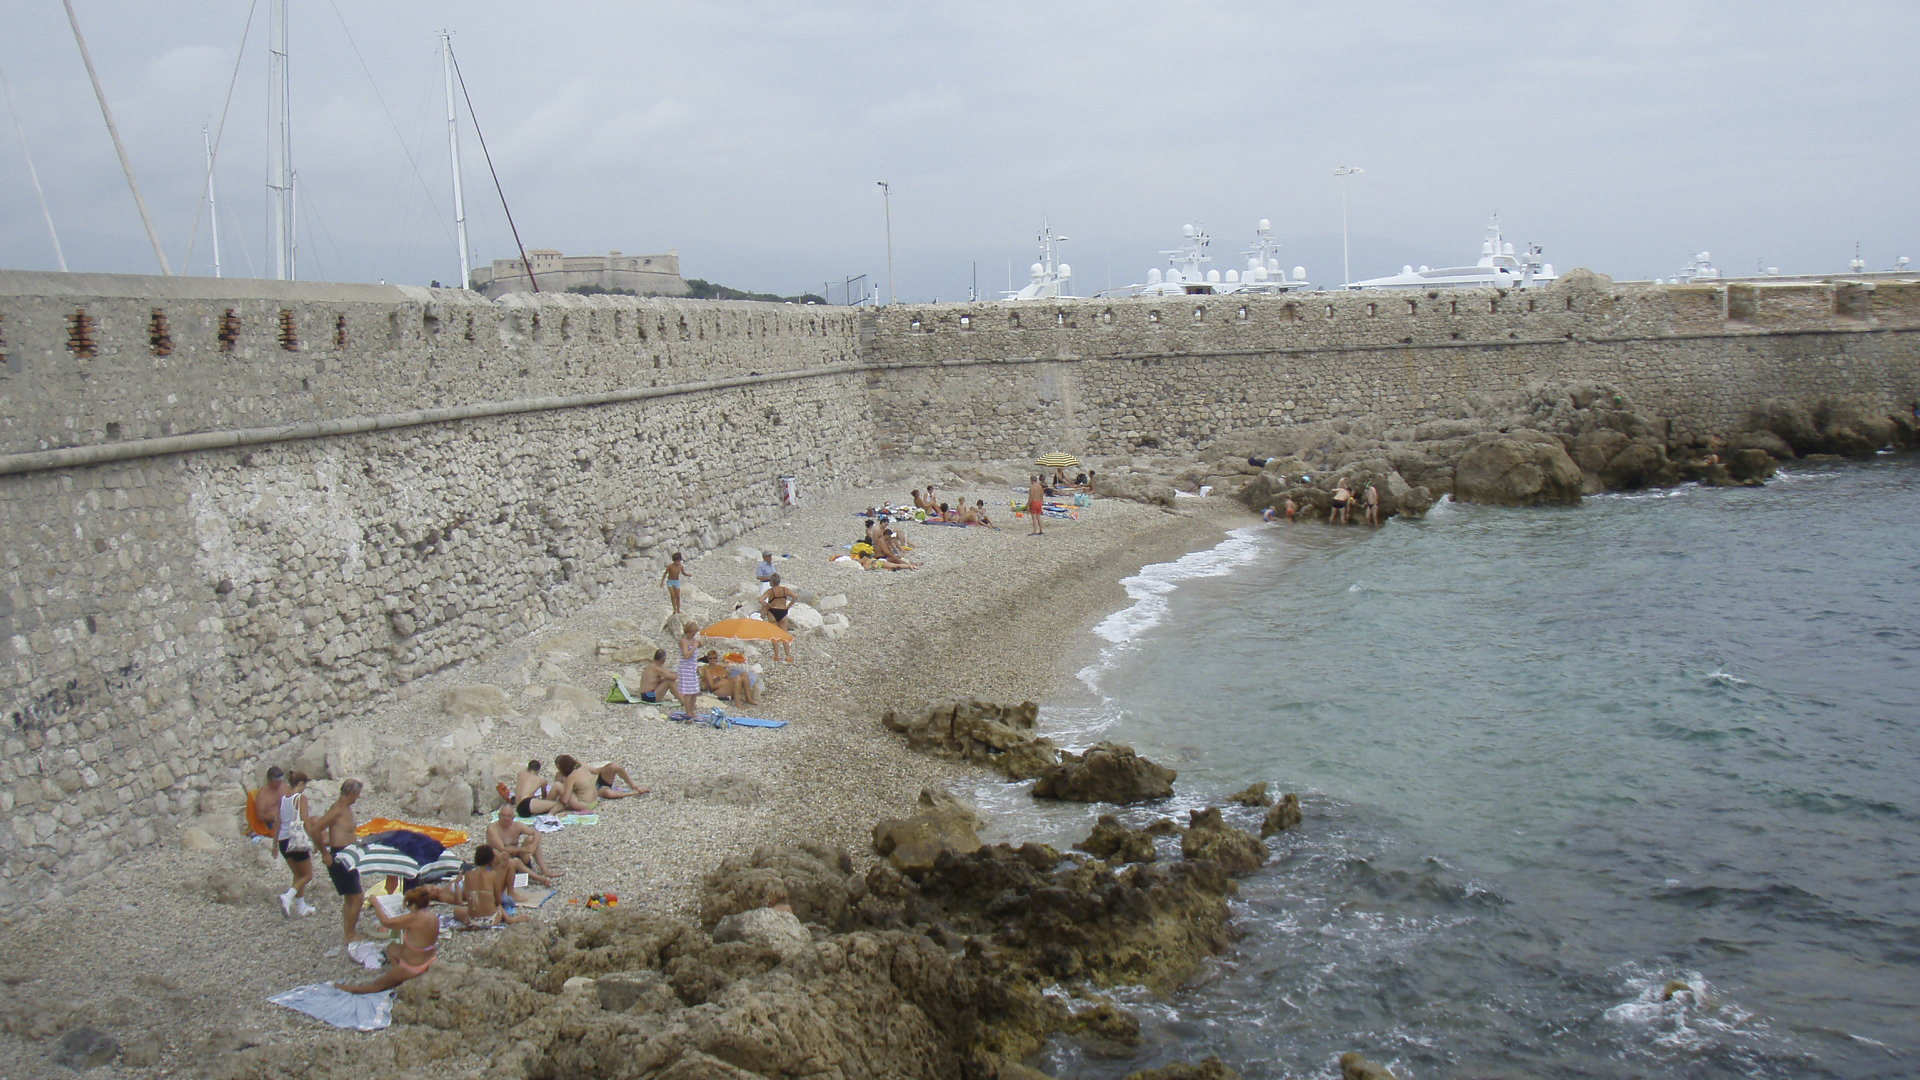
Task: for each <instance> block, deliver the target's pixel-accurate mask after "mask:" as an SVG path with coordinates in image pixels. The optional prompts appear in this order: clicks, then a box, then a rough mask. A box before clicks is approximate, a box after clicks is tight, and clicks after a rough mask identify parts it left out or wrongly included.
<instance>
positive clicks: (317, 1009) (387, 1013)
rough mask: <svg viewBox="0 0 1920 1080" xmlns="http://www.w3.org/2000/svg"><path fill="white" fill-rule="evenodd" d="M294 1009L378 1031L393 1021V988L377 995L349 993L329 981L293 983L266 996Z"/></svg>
mask: <svg viewBox="0 0 1920 1080" xmlns="http://www.w3.org/2000/svg"><path fill="white" fill-rule="evenodd" d="M267 1000H268V1001H271V1002H273V1003H274V1004H275V1005H284V1006H286V1007H287V1008H289V1009H292V1010H293V1011H294V1012H302V1013H306V1014H307V1015H308V1016H311V1017H313V1018H314V1019H316V1020H325V1021H326V1022H327V1023H329V1024H332V1025H333V1026H334V1027H337V1028H352V1029H353V1030H354V1031H380V1030H382V1029H384V1028H386V1027H388V1026H389V1025H391V1024H392V1023H393V991H391V990H382V991H380V992H379V993H377V994H349V993H347V992H346V991H345V990H342V989H340V988H339V987H337V986H334V985H332V984H331V983H310V984H308V985H306V986H296V987H294V988H293V989H291V990H288V991H287V992H285V993H283V994H275V995H273V996H272V997H270V998H268V999H267Z"/></svg>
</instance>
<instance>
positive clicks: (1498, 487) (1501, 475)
mask: <svg viewBox="0 0 1920 1080" xmlns="http://www.w3.org/2000/svg"><path fill="white" fill-rule="evenodd" d="M1584 488H1585V481H1584V480H1583V479H1582V477H1581V475H1580V467H1579V466H1578V465H1576V464H1574V461H1573V458H1571V457H1569V456H1568V454H1567V451H1566V448H1565V447H1564V446H1562V445H1561V443H1560V440H1559V439H1556V438H1554V437H1553V436H1551V435H1547V434H1544V433H1542V432H1537V431H1514V432H1508V433H1506V434H1503V435H1488V436H1482V437H1480V438H1479V439H1476V440H1475V441H1474V443H1473V445H1472V446H1470V447H1469V448H1468V449H1467V451H1466V453H1464V454H1462V455H1460V461H1459V464H1457V465H1455V466H1454V470H1453V497H1454V498H1456V499H1459V500H1461V501H1462V502H1479V503H1493V504H1495V505H1499V506H1537V505H1540V504H1543V503H1576V502H1579V501H1580V495H1581V492H1582V491H1583V490H1584Z"/></svg>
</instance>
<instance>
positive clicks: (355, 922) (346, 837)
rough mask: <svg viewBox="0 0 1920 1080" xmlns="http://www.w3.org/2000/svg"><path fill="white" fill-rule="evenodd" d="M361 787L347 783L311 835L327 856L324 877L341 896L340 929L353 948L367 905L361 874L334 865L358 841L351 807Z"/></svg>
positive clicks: (355, 782) (336, 864) (357, 797)
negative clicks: (348, 847)
mask: <svg viewBox="0 0 1920 1080" xmlns="http://www.w3.org/2000/svg"><path fill="white" fill-rule="evenodd" d="M362 786H363V785H362V784H361V783H360V781H358V780H347V781H345V782H343V783H342V784H341V785H340V797H339V798H338V799H335V800H334V802H333V805H332V806H331V807H328V808H327V812H326V813H324V814H322V815H320V820H319V821H318V822H316V823H315V824H314V828H313V831H314V833H315V834H316V835H317V836H318V837H319V839H320V844H321V847H322V848H323V850H325V852H326V856H327V877H328V878H329V879H330V880H332V882H333V891H334V892H336V893H339V894H340V904H341V910H340V926H341V929H342V931H343V932H344V937H343V940H344V942H345V944H348V945H352V944H353V943H354V942H356V941H359V940H361V938H360V906H361V905H362V904H364V903H366V899H367V895H366V891H365V890H364V889H362V888H361V887H360V871H358V870H348V869H347V868H346V867H344V866H341V865H340V864H339V863H338V862H336V861H335V859H336V857H337V856H338V855H339V854H340V852H341V851H343V850H344V849H345V848H346V846H347V845H348V844H351V843H353V842H354V841H355V840H357V839H359V837H358V836H356V835H355V833H354V830H356V829H358V828H359V827H360V823H359V822H358V821H356V820H354V816H353V804H354V803H356V802H358V801H359V800H360V789H361V787H362Z"/></svg>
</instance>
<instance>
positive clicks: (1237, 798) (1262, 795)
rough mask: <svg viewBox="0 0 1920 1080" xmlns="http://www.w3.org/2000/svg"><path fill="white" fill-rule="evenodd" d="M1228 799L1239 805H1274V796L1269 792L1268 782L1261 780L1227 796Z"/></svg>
mask: <svg viewBox="0 0 1920 1080" xmlns="http://www.w3.org/2000/svg"><path fill="white" fill-rule="evenodd" d="M1227 801H1228V802H1230V803H1233V804H1235V805H1237V806H1272V805H1273V796H1271V795H1269V794H1267V782H1266V781H1265V780H1260V781H1257V782H1255V783H1251V784H1248V785H1247V786H1246V787H1244V788H1241V789H1240V790H1239V791H1236V792H1234V793H1233V794H1231V795H1229V796H1227Z"/></svg>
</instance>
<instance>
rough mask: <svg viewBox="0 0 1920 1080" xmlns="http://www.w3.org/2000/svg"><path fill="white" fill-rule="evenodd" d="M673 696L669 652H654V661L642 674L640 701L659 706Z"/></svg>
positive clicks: (651, 661)
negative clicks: (668, 663)
mask: <svg viewBox="0 0 1920 1080" xmlns="http://www.w3.org/2000/svg"><path fill="white" fill-rule="evenodd" d="M672 696H673V669H672V668H670V667H668V666H667V650H665V649H655V650H653V659H652V660H649V661H648V662H647V668H646V670H645V671H642V672H641V673H640V700H641V701H644V702H647V703H648V704H650V705H658V704H661V703H662V702H664V701H666V700H667V699H668V698H669V697H672Z"/></svg>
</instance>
